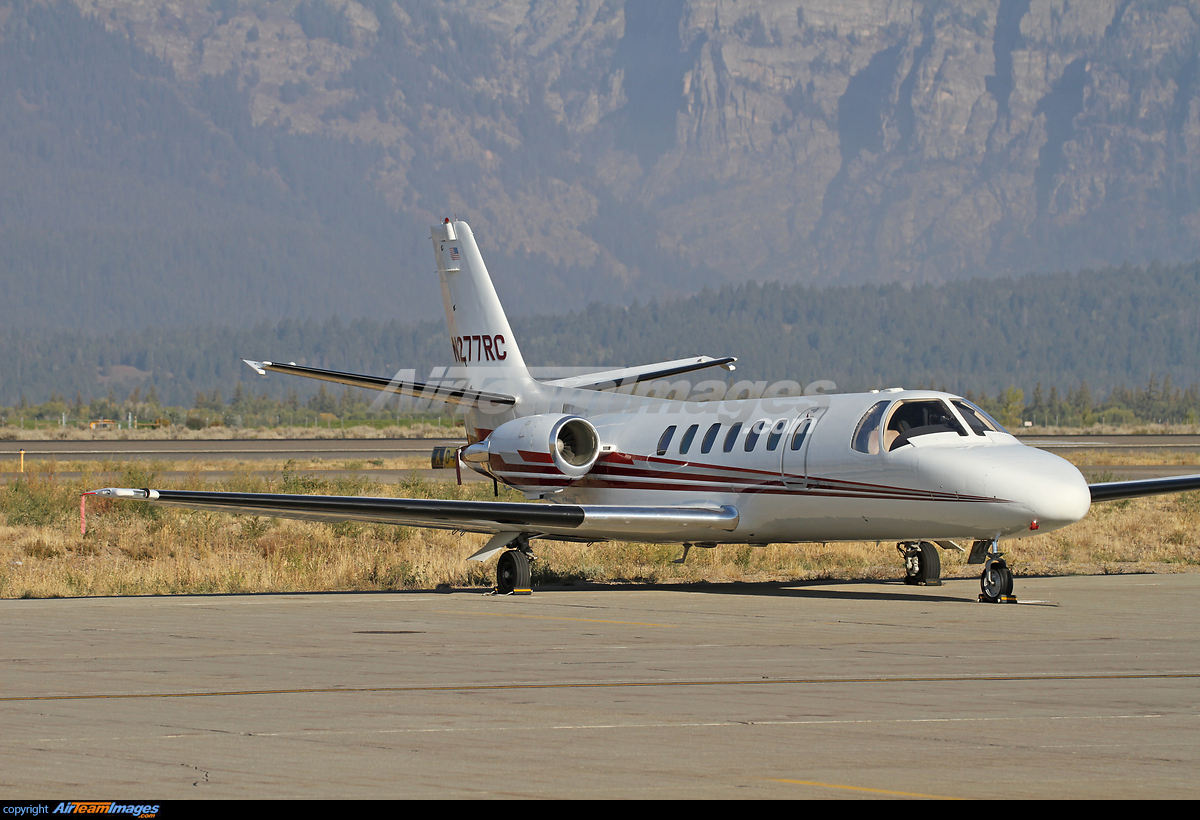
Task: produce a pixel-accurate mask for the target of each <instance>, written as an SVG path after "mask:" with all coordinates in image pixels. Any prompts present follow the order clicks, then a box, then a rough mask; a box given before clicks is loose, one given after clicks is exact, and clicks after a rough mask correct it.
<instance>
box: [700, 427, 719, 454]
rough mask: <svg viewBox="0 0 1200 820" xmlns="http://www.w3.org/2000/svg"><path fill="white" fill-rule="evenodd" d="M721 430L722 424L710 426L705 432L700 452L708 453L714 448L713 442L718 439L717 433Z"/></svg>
mask: <svg viewBox="0 0 1200 820" xmlns="http://www.w3.org/2000/svg"><path fill="white" fill-rule="evenodd" d="M719 432H721V425H720V424H719V423H718V424H714V425H713V426H712V427H709V428H708V432H707V433H705V434H704V441H702V442H700V452H701V453H705V454H707V453H708V451H709V450H711V449H712V446H713V443H714V442H715V441H716V440H717V433H719Z"/></svg>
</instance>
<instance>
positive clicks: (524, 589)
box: [495, 535, 533, 595]
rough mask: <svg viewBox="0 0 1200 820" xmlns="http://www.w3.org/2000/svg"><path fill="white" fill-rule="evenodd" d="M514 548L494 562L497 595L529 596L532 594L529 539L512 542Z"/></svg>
mask: <svg viewBox="0 0 1200 820" xmlns="http://www.w3.org/2000/svg"><path fill="white" fill-rule="evenodd" d="M513 545H514V548H513V549H510V550H505V551H504V552H503V553H502V554H501V555H500V560H499V561H497V562H496V589H495V593H496V594H497V595H530V594H532V593H533V590H532V588H531V587H532V583H531V581H530V579H531V577H532V573H531V571H530V568H529V562H530V561H532V560H533V553H532V552H531V551H530V549H529V539H528V538H526V537H525V536H523V535H522V536H521V537H520V538H518V539H517V540H516V541H514V542H513Z"/></svg>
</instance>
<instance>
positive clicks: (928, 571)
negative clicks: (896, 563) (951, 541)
mask: <svg viewBox="0 0 1200 820" xmlns="http://www.w3.org/2000/svg"><path fill="white" fill-rule="evenodd" d="M896 549H897V550H899V552H900V555H901V556H903V558H904V583H906V584H913V585H917V584H920V585H923V586H927V587H940V586H941V585H942V559H941V557H940V556H938V551H937V545H935V544H931V543H929V542H928V541H902V542H900V543H899V544H897V545H896Z"/></svg>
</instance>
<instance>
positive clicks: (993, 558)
mask: <svg viewBox="0 0 1200 820" xmlns="http://www.w3.org/2000/svg"><path fill="white" fill-rule="evenodd" d="M967 563H968V564H983V574H982V575H980V576H979V600H980V601H981V602H983V603H985V604H1015V603H1016V602H1017V598H1016V596H1015V595H1013V574H1012V570H1010V569H1009V568H1008V564H1007V563H1005V561H1004V553H1002V552H1000V542H999V541H976V542H975V543H974V544H972V545H971V557H970V558H968V559H967Z"/></svg>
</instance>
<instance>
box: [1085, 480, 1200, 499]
mask: <svg viewBox="0 0 1200 820" xmlns="http://www.w3.org/2000/svg"><path fill="white" fill-rule="evenodd" d="M1088 489H1089V490H1090V491H1091V493H1092V501H1093V502H1096V501H1119V500H1121V499H1124V498H1141V497H1143V496H1147V495H1165V494H1167V493H1183V492H1187V491H1189V490H1200V475H1181V476H1171V477H1170V478H1144V479H1140V480H1138V481H1105V482H1103V483H1100V484H1089V485H1088Z"/></svg>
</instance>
